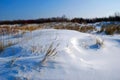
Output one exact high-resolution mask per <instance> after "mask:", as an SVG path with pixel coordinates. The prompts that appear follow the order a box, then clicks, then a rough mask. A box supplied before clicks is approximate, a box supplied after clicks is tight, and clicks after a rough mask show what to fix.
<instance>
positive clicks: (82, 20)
mask: <svg viewBox="0 0 120 80" xmlns="http://www.w3.org/2000/svg"><path fill="white" fill-rule="evenodd" d="M101 21H120V15H118V14H117V15H114V16H109V17H103V18H92V19H85V18H73V19H69V18H66V17H65V16H64V17H52V18H40V19H35V20H13V21H9V20H8V21H0V24H1V25H2V24H40V23H48V22H77V23H95V22H101Z"/></svg>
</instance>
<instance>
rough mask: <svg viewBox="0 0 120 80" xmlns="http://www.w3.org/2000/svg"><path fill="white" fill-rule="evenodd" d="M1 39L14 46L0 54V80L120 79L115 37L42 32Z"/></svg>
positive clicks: (74, 32)
mask: <svg viewBox="0 0 120 80" xmlns="http://www.w3.org/2000/svg"><path fill="white" fill-rule="evenodd" d="M1 39H4V40H5V41H6V42H7V41H13V42H14V41H15V44H14V45H12V46H9V47H7V48H6V49H4V50H3V51H2V52H1V53H0V80H120V76H119V73H120V62H119V61H120V53H119V49H120V38H119V35H114V36H107V35H105V36H104V35H97V34H94V35H93V34H87V33H80V32H77V31H72V30H55V29H44V30H35V31H32V32H26V33H24V34H22V36H18V37H14V36H12V35H11V36H7V35H6V36H4V38H1ZM1 39H0V40H1Z"/></svg>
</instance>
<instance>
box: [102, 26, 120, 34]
mask: <svg viewBox="0 0 120 80" xmlns="http://www.w3.org/2000/svg"><path fill="white" fill-rule="evenodd" d="M100 32H105V33H106V34H107V35H113V34H114V33H117V34H119V33H120V25H116V24H111V25H104V26H102V28H101V30H100Z"/></svg>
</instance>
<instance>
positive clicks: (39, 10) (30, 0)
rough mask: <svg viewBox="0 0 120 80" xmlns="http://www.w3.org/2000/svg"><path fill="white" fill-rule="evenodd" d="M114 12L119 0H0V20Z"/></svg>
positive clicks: (87, 15) (118, 6) (119, 2)
mask: <svg viewBox="0 0 120 80" xmlns="http://www.w3.org/2000/svg"><path fill="white" fill-rule="evenodd" d="M115 12H120V0H0V20H17V19H38V18H48V17H57V16H62V15H66V16H67V17H68V18H73V17H83V18H94V17H104V16H109V15H113V14H114V13H115Z"/></svg>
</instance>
